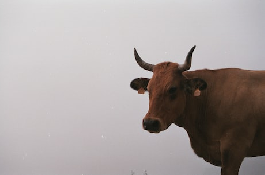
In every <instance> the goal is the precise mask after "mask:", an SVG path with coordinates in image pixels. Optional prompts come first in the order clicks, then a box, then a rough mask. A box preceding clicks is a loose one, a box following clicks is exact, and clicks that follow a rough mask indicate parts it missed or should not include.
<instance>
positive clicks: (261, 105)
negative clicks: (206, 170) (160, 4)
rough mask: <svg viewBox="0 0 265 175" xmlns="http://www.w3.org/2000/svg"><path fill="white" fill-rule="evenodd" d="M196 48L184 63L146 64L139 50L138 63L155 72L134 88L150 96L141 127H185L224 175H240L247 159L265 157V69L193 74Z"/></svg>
mask: <svg viewBox="0 0 265 175" xmlns="http://www.w3.org/2000/svg"><path fill="white" fill-rule="evenodd" d="M195 47H196V46H194V47H192V48H191V50H190V51H189V52H188V54H187V57H186V60H185V62H184V64H178V63H173V62H162V63H159V64H156V65H154V64H150V63H146V62H145V61H144V60H142V59H141V57H140V56H139V55H138V53H137V51H136V49H134V56H135V60H136V61H137V63H138V65H139V66H140V67H141V68H143V69H145V70H147V71H152V72H153V76H152V78H151V79H149V78H136V79H134V80H132V81H131V83H130V87H131V88H132V89H134V90H136V91H138V93H139V94H143V93H144V92H145V91H148V92H149V110H148V112H147V114H146V115H145V117H144V119H143V120H142V127H143V129H144V130H147V131H149V132H150V133H159V132H161V131H164V130H166V129H167V128H168V127H169V126H170V125H171V124H175V125H177V126H179V127H183V128H184V129H185V130H186V131H187V134H188V136H189V138H190V144H191V147H192V149H193V150H194V152H195V154H196V155H197V156H199V157H201V158H203V159H204V160H205V161H207V162H209V163H211V164H212V165H215V166H220V167H221V175H238V173H239V169H240V166H241V163H242V161H243V159H244V158H245V157H256V156H264V155H265V71H253V70H243V69H239V68H223V69H217V70H209V69H202V70H195V71H188V70H189V69H190V67H191V61H192V54H193V51H194V49H195Z"/></svg>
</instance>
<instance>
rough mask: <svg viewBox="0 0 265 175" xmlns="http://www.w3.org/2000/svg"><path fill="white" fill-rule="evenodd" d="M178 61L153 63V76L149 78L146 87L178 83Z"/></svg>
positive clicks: (179, 75)
mask: <svg viewBox="0 0 265 175" xmlns="http://www.w3.org/2000/svg"><path fill="white" fill-rule="evenodd" d="M178 66H179V64H178V63H172V62H163V63H159V64H157V65H155V67H154V71H153V77H152V78H151V80H150V82H149V84H148V88H152V87H154V86H155V87H156V88H159V87H167V86H170V85H171V84H173V83H174V84H176V83H178V81H177V80H178V79H179V80H180V78H181V74H180V73H179V72H178Z"/></svg>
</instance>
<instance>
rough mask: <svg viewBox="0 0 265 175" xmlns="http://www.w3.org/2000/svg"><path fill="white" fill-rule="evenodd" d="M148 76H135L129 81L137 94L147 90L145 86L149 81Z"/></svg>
mask: <svg viewBox="0 0 265 175" xmlns="http://www.w3.org/2000/svg"><path fill="white" fill-rule="evenodd" d="M149 80H150V79H149V78H135V79H134V80H132V81H131V84H130V86H131V88H132V89H134V90H136V91H138V94H144V92H145V91H147V86H148V83H149Z"/></svg>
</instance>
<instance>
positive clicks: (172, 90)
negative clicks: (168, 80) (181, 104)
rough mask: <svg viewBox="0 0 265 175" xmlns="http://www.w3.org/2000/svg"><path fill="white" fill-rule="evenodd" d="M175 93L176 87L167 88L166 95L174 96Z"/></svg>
mask: <svg viewBox="0 0 265 175" xmlns="http://www.w3.org/2000/svg"><path fill="white" fill-rule="evenodd" d="M176 91H177V87H171V88H169V90H168V93H169V94H174V93H175V92H176Z"/></svg>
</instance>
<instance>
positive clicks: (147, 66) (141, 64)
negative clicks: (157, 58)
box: [134, 48, 154, 72]
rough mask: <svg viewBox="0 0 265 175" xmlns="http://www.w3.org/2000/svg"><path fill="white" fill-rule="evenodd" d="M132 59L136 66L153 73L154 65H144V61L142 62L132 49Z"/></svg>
mask: <svg viewBox="0 0 265 175" xmlns="http://www.w3.org/2000/svg"><path fill="white" fill-rule="evenodd" d="M134 57H135V60H136V61H137V63H138V65H139V66H140V67H141V68H143V69H145V70H148V71H151V72H153V68H154V65H153V64H149V63H146V62H145V61H144V60H142V58H141V57H140V56H139V55H138V53H137V50H136V49H135V48H134Z"/></svg>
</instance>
